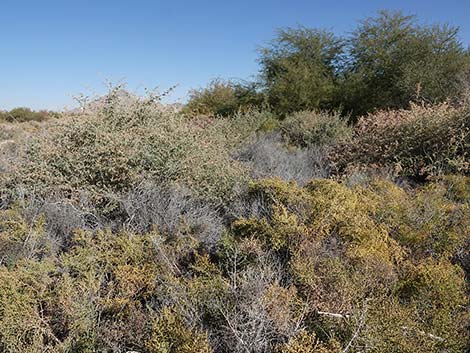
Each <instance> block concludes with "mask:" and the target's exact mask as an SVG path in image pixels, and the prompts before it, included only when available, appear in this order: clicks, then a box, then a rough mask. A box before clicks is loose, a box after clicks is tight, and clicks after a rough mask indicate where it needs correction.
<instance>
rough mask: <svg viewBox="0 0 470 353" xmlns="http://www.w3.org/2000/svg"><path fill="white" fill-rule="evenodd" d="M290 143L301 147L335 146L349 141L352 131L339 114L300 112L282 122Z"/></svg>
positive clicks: (282, 127) (282, 128) (283, 130)
mask: <svg viewBox="0 0 470 353" xmlns="http://www.w3.org/2000/svg"><path fill="white" fill-rule="evenodd" d="M281 130H282V132H283V133H284V134H285V135H286V137H287V139H288V141H289V142H290V143H292V144H294V145H297V146H300V147H307V146H310V145H319V146H322V145H333V144H335V143H338V142H344V141H346V140H348V139H349V138H350V136H351V134H352V129H351V128H350V127H349V126H348V124H347V121H346V120H345V119H344V118H342V117H341V116H340V114H339V113H333V114H329V113H327V112H298V113H295V114H292V115H289V116H288V117H287V118H286V119H284V120H283V121H282V122H281Z"/></svg>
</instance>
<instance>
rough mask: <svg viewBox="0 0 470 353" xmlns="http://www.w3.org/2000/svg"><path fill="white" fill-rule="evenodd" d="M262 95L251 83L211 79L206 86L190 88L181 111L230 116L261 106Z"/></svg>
mask: <svg viewBox="0 0 470 353" xmlns="http://www.w3.org/2000/svg"><path fill="white" fill-rule="evenodd" d="M263 100H264V98H263V95H262V94H261V93H259V92H258V91H257V90H256V87H255V84H253V83H239V82H235V81H229V80H228V81H225V80H222V79H215V80H212V81H211V82H210V83H209V85H208V86H207V87H206V88H202V89H199V90H192V91H191V92H190V94H189V101H188V103H187V104H186V106H185V107H184V109H183V111H184V112H186V113H189V114H206V115H213V116H226V117H227V116H231V115H233V114H235V113H237V112H239V111H247V110H250V109H252V108H260V107H262V106H263Z"/></svg>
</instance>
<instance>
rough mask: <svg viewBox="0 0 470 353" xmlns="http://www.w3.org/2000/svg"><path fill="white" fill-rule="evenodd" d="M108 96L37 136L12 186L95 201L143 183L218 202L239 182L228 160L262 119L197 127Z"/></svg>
mask: <svg viewBox="0 0 470 353" xmlns="http://www.w3.org/2000/svg"><path fill="white" fill-rule="evenodd" d="M114 95H115V91H112V92H111V93H110V96H109V98H108V99H107V100H106V102H105V103H104V104H103V106H101V107H98V108H96V109H93V110H90V111H88V110H85V111H84V112H83V113H81V114H78V116H74V117H70V118H68V119H63V120H62V121H61V122H58V123H57V124H53V125H52V126H51V127H50V128H49V129H48V130H47V132H46V133H44V134H42V135H40V136H36V137H35V138H34V139H33V140H32V141H31V143H30V144H29V146H28V150H27V152H26V154H25V156H24V159H23V160H20V166H19V167H18V168H17V173H15V175H13V176H12V178H13V181H12V182H13V183H16V184H23V185H25V186H26V187H28V186H29V187H33V186H34V188H35V189H36V190H37V191H39V192H48V193H51V192H52V193H54V192H60V193H62V194H69V195H70V196H71V197H72V198H74V197H75V198H76V197H77V192H79V191H80V190H84V191H85V192H88V193H89V194H91V196H92V197H95V198H98V199H99V198H103V197H105V196H106V195H109V194H111V193H119V192H123V191H126V190H130V189H131V188H132V186H135V185H137V184H138V183H139V182H140V181H142V180H143V179H147V180H153V181H155V182H158V183H163V184H172V183H179V184H183V185H185V186H187V187H189V188H190V189H191V190H192V191H194V192H195V193H197V194H198V195H200V196H202V197H205V198H206V199H213V200H218V201H219V202H220V201H221V200H222V199H224V198H228V197H229V193H230V192H231V190H232V189H233V187H234V185H235V184H236V183H237V182H239V181H240V180H242V179H243V175H244V170H243V167H242V166H241V164H240V163H237V162H236V161H234V160H233V159H232V158H231V155H230V153H231V150H232V149H233V148H235V146H237V145H238V144H239V143H240V142H241V141H243V140H244V139H245V138H247V137H248V136H250V134H251V133H252V132H253V131H254V130H256V129H257V128H258V127H259V124H261V123H262V121H263V118H264V115H263V114H264V113H262V112H256V111H251V112H247V113H245V114H242V113H240V114H238V115H236V116H235V117H233V118H231V119H221V120H220V121H217V122H208V124H209V125H208V126H205V127H204V128H201V126H200V125H198V123H199V121H197V119H195V118H187V117H185V116H184V115H181V114H179V113H177V112H167V111H162V109H161V108H160V106H159V104H157V103H158V101H157V102H156V101H155V99H154V98H152V97H150V98H149V99H147V100H137V101H134V102H133V103H125V104H123V103H122V102H120V101H119V100H118V99H116V98H115V97H114ZM106 202H109V200H108V201H106ZM106 202H105V203H106Z"/></svg>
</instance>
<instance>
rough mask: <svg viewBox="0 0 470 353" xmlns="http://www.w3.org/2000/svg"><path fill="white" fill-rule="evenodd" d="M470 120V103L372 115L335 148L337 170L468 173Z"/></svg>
mask: <svg viewBox="0 0 470 353" xmlns="http://www.w3.org/2000/svg"><path fill="white" fill-rule="evenodd" d="M469 119H470V114H469V110H468V107H466V106H463V107H461V108H453V107H450V106H448V105H446V104H442V105H437V106H430V107H425V106H424V107H423V106H418V105H413V106H412V107H411V109H410V110H398V111H383V112H379V113H376V114H372V115H368V116H366V117H364V118H362V119H361V120H360V121H359V123H358V125H357V127H356V129H355V134H354V138H353V139H352V140H351V141H350V142H349V143H345V144H342V145H340V146H337V147H336V148H335V150H334V152H333V153H332V161H333V165H334V169H336V172H338V173H348V172H349V171H352V170H355V169H356V170H357V169H368V168H379V169H380V168H388V169H389V170H390V171H391V172H392V173H393V174H394V175H402V176H409V177H417V178H426V177H429V176H435V175H440V174H446V173H457V174H468V173H469V155H468V151H469V148H468V146H469V143H470V130H469V129H470V128H469V126H470V120H469Z"/></svg>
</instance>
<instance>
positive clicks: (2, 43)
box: [0, 0, 470, 109]
mask: <svg viewBox="0 0 470 353" xmlns="http://www.w3.org/2000/svg"><path fill="white" fill-rule="evenodd" d="M379 9H401V10H403V11H404V12H405V13H407V14H408V13H411V14H416V15H418V17H419V19H420V20H421V21H422V22H424V23H435V22H440V23H450V24H452V25H455V26H459V27H460V29H461V40H462V41H463V43H464V44H465V46H468V45H470V1H469V0H439V1H438V0H427V1H425V0H408V1H406V0H395V1H385V0H382V1H377V0H376V1H372V0H350V1H345V0H325V1H323V0H321V1H320V0H309V1H308V0H304V1H299V0H290V1H275V0H273V1H264V0H251V1H250V0H238V1H223V0H220V1H206V0H198V1H179V0H166V1H159V0H155V1H150V0H132V1H131V0H128V1H121V0H112V1H111V0H94V1H88V0H60V1H59V0H55V1H53V0H29V1H26V0H0V109H10V108H12V107H16V106H30V107H32V108H34V109H41V108H47V109H61V108H63V107H65V106H68V107H72V106H73V105H74V103H73V99H72V96H73V95H76V94H79V93H81V92H83V93H87V94H100V93H102V92H104V90H105V88H104V84H103V83H104V82H105V81H106V80H111V81H113V82H117V81H121V80H124V81H125V82H127V86H128V88H129V89H130V90H132V91H142V89H143V88H154V87H160V88H161V89H162V90H163V89H166V88H168V87H170V86H172V85H175V84H177V85H178V87H177V89H176V90H175V91H174V93H173V95H172V100H184V98H185V97H186V92H187V91H188V89H190V88H197V87H201V86H204V85H205V84H206V83H207V82H208V81H209V80H210V79H212V78H214V77H219V76H220V77H224V78H243V79H249V78H250V77H253V75H255V74H256V72H257V70H258V66H257V62H256V58H257V52H256V50H257V48H259V46H260V45H262V44H263V43H266V42H267V41H268V40H269V39H271V38H272V37H273V33H274V30H275V29H276V28H280V27H286V26H296V25H304V26H307V27H321V28H326V29H330V30H332V31H334V32H335V33H337V34H344V33H348V32H350V31H351V30H352V29H353V28H354V27H355V26H356V23H357V21H358V20H360V19H362V18H364V17H366V16H370V15H373V14H374V13H375V12H376V11H377V10H379Z"/></svg>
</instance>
